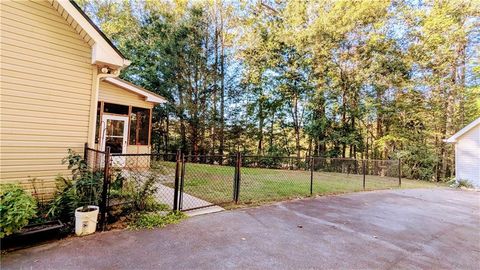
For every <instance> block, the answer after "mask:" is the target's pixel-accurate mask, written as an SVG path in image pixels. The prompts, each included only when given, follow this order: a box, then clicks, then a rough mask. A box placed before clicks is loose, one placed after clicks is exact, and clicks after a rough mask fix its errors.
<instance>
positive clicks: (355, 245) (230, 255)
mask: <svg viewBox="0 0 480 270" xmlns="http://www.w3.org/2000/svg"><path fill="white" fill-rule="evenodd" d="M479 228H480V193H478V192H468V191H459V190H449V189H422V190H392V191H376V192H364V193H355V194H348V195H342V196H328V197H319V198H316V199H305V200H295V201H290V202H283V203H278V204H274V205H270V206H263V207H257V208H250V209H243V210H235V211H223V212H219V213H215V214H209V215H202V216H197V217H192V218H189V219H187V220H186V221H184V222H182V223H180V224H176V225H171V226H168V227H166V228H163V229H158V230H141V231H111V232H106V233H99V234H95V235H92V236H86V237H83V238H76V237H72V238H69V239H65V240H62V241H58V242H55V243H52V244H47V245H43V246H38V247H34V248H30V249H25V250H20V251H16V252H13V253H10V254H7V255H4V256H3V257H2V265H1V267H2V269H479V262H480V230H479Z"/></svg>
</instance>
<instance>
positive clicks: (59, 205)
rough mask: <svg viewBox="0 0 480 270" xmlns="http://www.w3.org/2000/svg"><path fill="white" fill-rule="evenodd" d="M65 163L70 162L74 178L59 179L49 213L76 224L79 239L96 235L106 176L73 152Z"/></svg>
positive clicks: (60, 177) (70, 152)
mask: <svg viewBox="0 0 480 270" xmlns="http://www.w3.org/2000/svg"><path fill="white" fill-rule="evenodd" d="M64 163H68V168H69V169H71V171H72V178H67V177H62V176H59V177H57V179H56V181H57V193H56V195H55V199H54V202H53V203H52V205H51V207H50V210H49V212H48V214H49V215H51V216H55V217H58V218H59V219H60V220H63V221H65V222H67V223H69V224H71V222H72V221H73V223H74V225H75V234H76V235H78V236H83V235H88V234H92V233H94V232H95V230H96V227H97V219H98V213H99V207H98V206H97V205H98V203H99V201H100V194H101V190H102V183H103V173H102V172H100V171H92V170H90V169H89V168H88V166H87V163H86V162H85V160H83V159H82V157H81V156H80V155H78V154H77V153H75V152H73V151H71V150H69V155H68V156H67V157H66V158H65V159H64Z"/></svg>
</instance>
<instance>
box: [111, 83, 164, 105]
mask: <svg viewBox="0 0 480 270" xmlns="http://www.w3.org/2000/svg"><path fill="white" fill-rule="evenodd" d="M104 81H106V82H109V83H111V84H113V85H116V86H118V87H120V88H123V89H125V90H128V91H130V92H133V93H136V94H138V95H140V96H143V97H144V98H145V101H147V102H152V103H157V104H161V103H167V102H168V101H167V100H166V99H165V98H164V97H162V96H160V95H157V94H155V93H153V92H152V91H149V90H147V89H145V88H143V87H140V86H138V85H135V84H133V83H131V82H128V81H125V80H122V79H120V78H117V77H107V78H105V79H104Z"/></svg>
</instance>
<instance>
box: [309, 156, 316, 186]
mask: <svg viewBox="0 0 480 270" xmlns="http://www.w3.org/2000/svg"><path fill="white" fill-rule="evenodd" d="M314 170H315V158H314V157H310V196H312V195H313V171H314Z"/></svg>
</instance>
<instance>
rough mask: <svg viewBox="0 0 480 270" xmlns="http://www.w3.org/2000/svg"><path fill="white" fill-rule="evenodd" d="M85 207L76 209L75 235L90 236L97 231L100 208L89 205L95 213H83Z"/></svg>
mask: <svg viewBox="0 0 480 270" xmlns="http://www.w3.org/2000/svg"><path fill="white" fill-rule="evenodd" d="M82 208H83V207H79V208H77V209H75V234H76V235H78V236H83V235H88V234H92V233H94V232H95V230H96V229H97V218H98V209H99V208H98V206H94V205H89V206H88V208H94V209H95V210H93V211H88V212H81V210H82Z"/></svg>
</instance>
